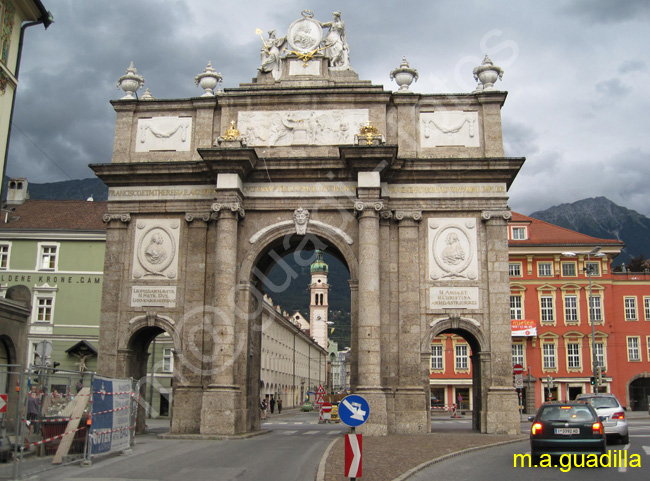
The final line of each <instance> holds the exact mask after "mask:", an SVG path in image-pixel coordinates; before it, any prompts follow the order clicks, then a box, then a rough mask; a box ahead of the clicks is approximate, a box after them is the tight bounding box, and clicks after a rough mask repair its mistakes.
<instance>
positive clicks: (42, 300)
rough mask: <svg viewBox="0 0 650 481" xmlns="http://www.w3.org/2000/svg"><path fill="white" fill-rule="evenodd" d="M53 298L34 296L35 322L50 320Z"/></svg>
mask: <svg viewBox="0 0 650 481" xmlns="http://www.w3.org/2000/svg"><path fill="white" fill-rule="evenodd" d="M53 312H54V299H53V298H52V297H49V296H48V297H37V298H36V322H48V323H51V322H52V314H53Z"/></svg>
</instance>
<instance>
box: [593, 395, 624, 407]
mask: <svg viewBox="0 0 650 481" xmlns="http://www.w3.org/2000/svg"><path fill="white" fill-rule="evenodd" d="M587 401H589V404H591V405H592V407H594V408H596V409H598V408H617V407H618V401H617V400H616V399H614V398H613V397H590V398H587Z"/></svg>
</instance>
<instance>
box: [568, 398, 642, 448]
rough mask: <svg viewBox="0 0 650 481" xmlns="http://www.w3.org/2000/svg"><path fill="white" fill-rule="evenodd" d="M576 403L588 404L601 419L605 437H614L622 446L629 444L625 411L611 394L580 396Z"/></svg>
mask: <svg viewBox="0 0 650 481" xmlns="http://www.w3.org/2000/svg"><path fill="white" fill-rule="evenodd" d="M576 401H583V402H588V403H589V404H590V405H591V407H592V408H594V409H595V410H596V412H597V413H598V416H600V417H601V418H602V419H603V426H604V427H605V434H606V435H607V437H611V436H616V437H618V438H619V439H620V440H621V443H622V444H628V443H629V442H630V435H629V433H628V430H627V418H626V417H625V409H623V406H621V403H620V402H618V399H616V396H614V395H613V394H580V395H578V397H577V398H576Z"/></svg>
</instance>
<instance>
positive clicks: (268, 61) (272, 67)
mask: <svg viewBox="0 0 650 481" xmlns="http://www.w3.org/2000/svg"><path fill="white" fill-rule="evenodd" d="M262 42H263V43H264V47H262V50H261V52H260V56H261V60H262V63H261V65H260V66H259V68H258V70H259V71H260V72H270V73H271V74H272V75H273V78H274V79H276V80H278V79H279V78H280V76H281V75H282V59H281V57H282V48H283V46H284V44H285V43H286V38H285V37H280V38H276V37H275V30H269V38H268V39H267V40H266V41H264V39H263V38H262Z"/></svg>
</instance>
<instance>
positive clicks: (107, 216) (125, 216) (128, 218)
mask: <svg viewBox="0 0 650 481" xmlns="http://www.w3.org/2000/svg"><path fill="white" fill-rule="evenodd" d="M112 220H119V221H121V222H124V223H125V224H128V223H129V222H131V214H129V213H128V212H125V213H122V214H104V216H103V217H102V221H103V222H105V223H107V224H108V223H109V222H110V221H112Z"/></svg>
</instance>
